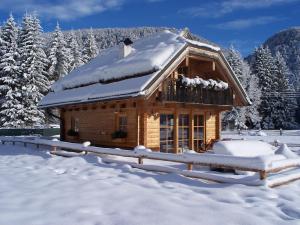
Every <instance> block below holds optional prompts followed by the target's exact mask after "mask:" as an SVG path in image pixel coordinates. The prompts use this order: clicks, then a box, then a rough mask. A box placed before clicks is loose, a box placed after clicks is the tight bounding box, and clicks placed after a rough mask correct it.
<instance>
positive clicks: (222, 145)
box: [213, 140, 274, 157]
mask: <svg viewBox="0 0 300 225" xmlns="http://www.w3.org/2000/svg"><path fill="white" fill-rule="evenodd" d="M213 152H214V153H215V154H222V155H232V156H240V157H256V156H264V155H274V150H273V146H272V145H270V144H268V143H266V142H262V141H244V140H240V141H219V142H217V143H215V144H214V146H213Z"/></svg>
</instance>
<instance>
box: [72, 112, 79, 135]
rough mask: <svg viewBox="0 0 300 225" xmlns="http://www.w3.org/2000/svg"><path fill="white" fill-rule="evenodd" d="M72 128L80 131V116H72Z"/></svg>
mask: <svg viewBox="0 0 300 225" xmlns="http://www.w3.org/2000/svg"><path fill="white" fill-rule="evenodd" d="M71 130H73V131H75V132H79V118H77V117H74V116H72V117H71Z"/></svg>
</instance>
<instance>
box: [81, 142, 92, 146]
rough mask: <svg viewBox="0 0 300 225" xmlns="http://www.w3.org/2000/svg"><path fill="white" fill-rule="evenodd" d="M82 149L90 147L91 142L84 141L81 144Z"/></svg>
mask: <svg viewBox="0 0 300 225" xmlns="http://www.w3.org/2000/svg"><path fill="white" fill-rule="evenodd" d="M82 145H83V147H88V146H90V145H91V142H90V141H85V142H83V143H82Z"/></svg>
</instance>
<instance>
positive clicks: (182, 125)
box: [178, 114, 190, 151]
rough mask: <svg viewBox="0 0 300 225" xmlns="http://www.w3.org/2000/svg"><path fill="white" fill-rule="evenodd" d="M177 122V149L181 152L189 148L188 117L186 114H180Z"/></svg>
mask: <svg viewBox="0 0 300 225" xmlns="http://www.w3.org/2000/svg"><path fill="white" fill-rule="evenodd" d="M178 120H179V121H178V122H179V123H178V147H179V150H181V151H182V150H184V149H188V148H189V138H190V117H189V115H187V114H180V115H179V117H178Z"/></svg>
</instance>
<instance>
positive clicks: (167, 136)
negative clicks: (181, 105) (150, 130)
mask: <svg viewBox="0 0 300 225" xmlns="http://www.w3.org/2000/svg"><path fill="white" fill-rule="evenodd" d="M160 151H161V152H167V153H172V152H173V151H174V115H172V114H160Z"/></svg>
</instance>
